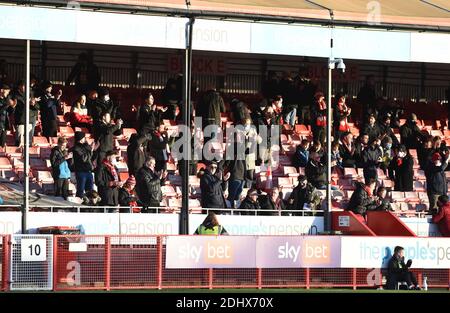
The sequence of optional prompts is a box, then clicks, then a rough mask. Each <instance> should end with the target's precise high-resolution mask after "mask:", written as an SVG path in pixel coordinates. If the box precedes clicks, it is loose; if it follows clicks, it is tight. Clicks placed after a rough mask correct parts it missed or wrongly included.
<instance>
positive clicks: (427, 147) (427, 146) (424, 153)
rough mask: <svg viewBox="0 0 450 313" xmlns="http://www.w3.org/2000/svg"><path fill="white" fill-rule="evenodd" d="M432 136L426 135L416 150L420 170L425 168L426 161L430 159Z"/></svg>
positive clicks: (432, 151) (432, 150) (431, 154)
mask: <svg viewBox="0 0 450 313" xmlns="http://www.w3.org/2000/svg"><path fill="white" fill-rule="evenodd" d="M433 153H434V149H433V137H432V136H428V137H427V138H426V139H425V140H424V142H423V144H422V146H421V147H420V148H419V149H418V150H417V158H418V160H419V165H420V169H421V170H423V171H424V170H425V168H426V167H427V165H428V162H429V161H431V157H432V156H433Z"/></svg>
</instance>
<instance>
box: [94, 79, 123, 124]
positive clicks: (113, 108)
mask: <svg viewBox="0 0 450 313" xmlns="http://www.w3.org/2000/svg"><path fill="white" fill-rule="evenodd" d="M105 113H109V115H110V117H111V120H113V121H117V120H119V119H120V118H121V112H120V108H119V105H118V104H117V103H115V102H114V101H113V100H112V99H111V98H110V96H109V90H108V88H105V87H102V88H100V90H99V91H98V98H97V99H96V100H95V103H94V105H93V107H92V119H93V120H94V123H96V122H98V121H101V119H102V117H103V116H104V115H105Z"/></svg>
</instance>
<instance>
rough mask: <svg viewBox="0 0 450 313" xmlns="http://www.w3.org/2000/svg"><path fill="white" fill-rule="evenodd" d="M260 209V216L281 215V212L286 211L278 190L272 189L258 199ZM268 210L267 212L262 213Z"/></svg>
mask: <svg viewBox="0 0 450 313" xmlns="http://www.w3.org/2000/svg"><path fill="white" fill-rule="evenodd" d="M258 201H259V204H260V207H261V209H262V210H263V211H262V212H261V214H260V215H274V216H278V215H282V212H283V211H284V210H286V205H285V204H284V201H283V198H282V197H281V193H280V189H278V188H277V187H274V188H272V189H271V190H270V193H268V194H267V195H262V196H260V197H259V198H258ZM264 210H269V212H264Z"/></svg>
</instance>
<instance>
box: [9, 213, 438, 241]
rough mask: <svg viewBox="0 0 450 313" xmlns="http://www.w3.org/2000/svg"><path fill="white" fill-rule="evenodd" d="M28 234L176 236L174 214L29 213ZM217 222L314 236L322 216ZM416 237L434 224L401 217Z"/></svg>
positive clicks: (12, 221) (15, 220)
mask: <svg viewBox="0 0 450 313" xmlns="http://www.w3.org/2000/svg"><path fill="white" fill-rule="evenodd" d="M205 217H206V215H203V214H191V215H190V216H189V233H190V234H193V233H194V232H195V229H196V228H197V227H198V225H200V224H201V223H202V222H203V220H204V219H205ZM27 218H28V227H29V229H28V232H29V233H36V232H37V228H38V227H46V226H72V227H78V228H79V229H80V231H81V233H82V234H86V235H177V234H179V215H178V214H129V213H120V214H113V213H62V212H58V213H48V212H29V213H28V216H27ZM219 219H220V222H221V224H222V225H224V227H225V229H226V230H227V231H228V232H229V233H230V234H231V235H295V236H298V235H318V234H320V233H322V232H323V217H322V216H278V217H276V218H274V217H273V216H247V215H239V216H237V215H234V216H233V215H220V217H219ZM402 221H403V222H404V223H405V224H406V225H407V226H408V227H409V228H410V229H411V230H412V231H413V232H414V233H415V234H417V235H418V236H424V237H438V236H440V234H439V231H438V229H437V227H436V225H435V224H432V223H431V222H430V221H429V220H428V219H424V218H402ZM20 232H21V213H20V212H0V234H17V233H20Z"/></svg>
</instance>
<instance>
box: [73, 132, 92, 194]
mask: <svg viewBox="0 0 450 313" xmlns="http://www.w3.org/2000/svg"><path fill="white" fill-rule="evenodd" d="M97 147H98V146H95V143H92V145H89V144H88V143H87V142H86V138H85V134H84V132H81V131H76V132H75V145H74V146H73V148H72V152H73V162H74V169H75V176H76V179H77V194H76V195H77V197H80V198H83V196H84V193H85V192H86V191H88V190H92V189H93V184H94V178H93V176H92V171H93V170H94V166H93V164H92V162H93V160H94V156H93V150H94V149H95V148H97Z"/></svg>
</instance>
